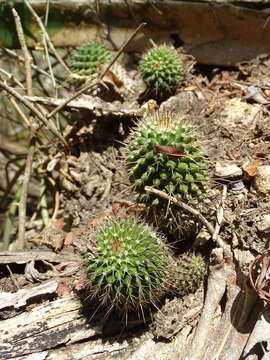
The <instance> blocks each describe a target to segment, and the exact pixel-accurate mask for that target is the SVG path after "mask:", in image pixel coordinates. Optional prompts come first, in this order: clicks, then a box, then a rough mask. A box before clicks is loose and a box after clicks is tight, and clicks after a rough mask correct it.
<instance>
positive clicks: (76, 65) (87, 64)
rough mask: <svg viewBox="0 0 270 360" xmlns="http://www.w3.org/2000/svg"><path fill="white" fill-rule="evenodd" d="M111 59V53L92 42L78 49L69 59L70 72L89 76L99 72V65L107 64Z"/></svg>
mask: <svg viewBox="0 0 270 360" xmlns="http://www.w3.org/2000/svg"><path fill="white" fill-rule="evenodd" d="M111 58H112V54H111V52H110V51H109V50H108V49H106V48H105V47H104V46H103V45H101V44H98V43H95V42H92V43H89V44H85V45H83V46H80V47H78V48H77V49H75V50H74V52H73V54H72V55H71V57H70V59H69V65H70V69H71V71H72V72H74V73H77V74H78V75H82V76H89V75H93V74H96V73H98V72H99V66H100V65H101V64H103V65H104V64H107V63H109V62H110V60H111Z"/></svg>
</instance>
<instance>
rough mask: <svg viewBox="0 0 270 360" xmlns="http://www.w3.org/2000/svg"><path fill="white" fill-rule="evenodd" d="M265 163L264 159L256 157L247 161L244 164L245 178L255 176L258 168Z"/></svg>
mask: <svg viewBox="0 0 270 360" xmlns="http://www.w3.org/2000/svg"><path fill="white" fill-rule="evenodd" d="M262 164H263V160H261V159H256V160H252V161H247V162H245V163H244V164H243V165H242V170H243V171H244V179H245V180H248V179H250V178H252V177H254V176H255V175H256V173H257V168H258V167H259V166H261V165H262Z"/></svg>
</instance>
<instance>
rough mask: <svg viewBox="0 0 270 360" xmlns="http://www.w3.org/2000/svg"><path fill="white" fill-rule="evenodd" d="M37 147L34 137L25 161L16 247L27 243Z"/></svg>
mask: <svg viewBox="0 0 270 360" xmlns="http://www.w3.org/2000/svg"><path fill="white" fill-rule="evenodd" d="M35 148H36V139H35V137H32V138H31V141H30V147H29V149H28V154H27V159H26V163H25V170H24V176H23V184H22V194H21V198H20V203H19V234H18V239H17V241H16V244H15V245H16V249H23V248H24V244H25V241H24V240H25V237H24V233H25V219H26V202H27V194H28V188H29V182H30V177H31V172H32V164H33V160H34V154H35Z"/></svg>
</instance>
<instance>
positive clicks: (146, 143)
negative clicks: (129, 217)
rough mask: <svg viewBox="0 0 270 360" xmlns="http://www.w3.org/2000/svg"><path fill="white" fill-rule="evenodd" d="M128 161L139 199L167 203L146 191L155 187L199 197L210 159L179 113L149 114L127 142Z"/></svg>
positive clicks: (176, 194) (177, 195)
mask: <svg viewBox="0 0 270 360" xmlns="http://www.w3.org/2000/svg"><path fill="white" fill-rule="evenodd" d="M126 162H127V166H128V168H129V178H130V180H131V182H132V185H133V189H134V190H135V191H136V192H138V193H139V198H138V200H139V201H140V202H144V203H146V204H148V205H153V206H162V205H165V206H167V203H168V202H167V201H165V200H163V199H161V198H160V197H157V196H156V195H154V194H152V193H149V192H146V191H145V186H152V187H154V188H156V189H158V190H161V191H163V192H165V193H167V194H169V195H171V196H173V197H175V198H176V199H180V200H183V201H192V200H195V199H198V198H200V196H201V195H202V194H203V192H204V190H205V184H206V180H207V161H206V159H205V156H204V154H203V152H202V150H201V148H200V146H199V144H198V141H197V140H196V137H195V135H194V134H192V132H191V131H190V130H189V129H188V128H187V127H186V126H184V125H183V124H182V123H181V120H180V118H179V115H171V114H166V113H163V114H162V113H161V114H158V113H157V114H155V115H152V116H146V117H145V118H144V119H143V120H142V121H141V123H139V124H138V127H137V129H136V130H135V131H134V132H133V134H132V135H131V140H130V141H129V143H128V144H127V154H126Z"/></svg>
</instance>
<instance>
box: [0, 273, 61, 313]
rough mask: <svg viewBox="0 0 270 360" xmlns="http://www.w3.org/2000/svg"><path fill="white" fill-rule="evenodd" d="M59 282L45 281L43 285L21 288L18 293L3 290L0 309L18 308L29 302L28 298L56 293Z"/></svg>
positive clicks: (0, 295)
mask: <svg viewBox="0 0 270 360" xmlns="http://www.w3.org/2000/svg"><path fill="white" fill-rule="evenodd" d="M57 286H58V283H57V281H55V280H53V281H50V282H44V283H42V284H41V285H38V286H35V287H33V288H31V289H21V290H18V291H17V292H16V293H8V292H1V293H0V309H4V308H7V307H14V308H15V309H18V308H20V307H23V306H25V305H26V304H27V301H28V300H31V299H32V298H35V297H37V296H42V295H47V294H51V293H55V292H56V289H57Z"/></svg>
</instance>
